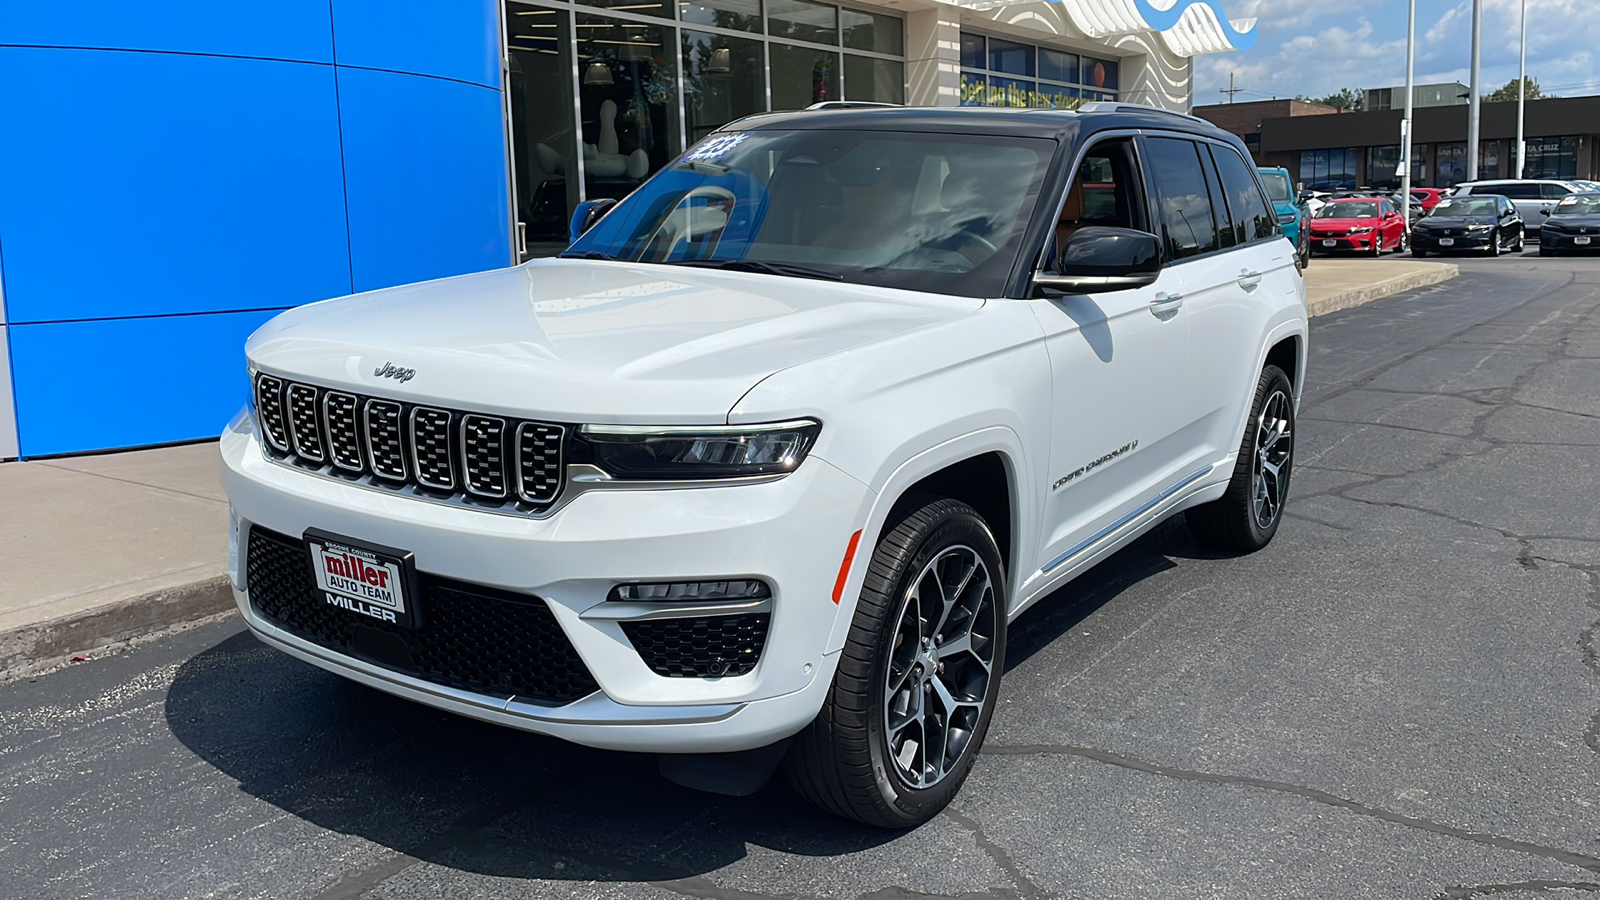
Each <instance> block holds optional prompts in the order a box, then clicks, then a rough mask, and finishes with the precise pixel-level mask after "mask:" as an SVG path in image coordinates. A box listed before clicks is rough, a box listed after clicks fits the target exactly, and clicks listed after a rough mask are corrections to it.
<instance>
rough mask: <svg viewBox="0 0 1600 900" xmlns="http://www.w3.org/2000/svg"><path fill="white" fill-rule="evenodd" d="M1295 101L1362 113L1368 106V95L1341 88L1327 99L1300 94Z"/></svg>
mask: <svg viewBox="0 0 1600 900" xmlns="http://www.w3.org/2000/svg"><path fill="white" fill-rule="evenodd" d="M1295 99H1296V100H1304V101H1305V102H1307V103H1320V104H1322V105H1323V106H1331V107H1333V108H1334V109H1337V110H1342V111H1344V112H1360V111H1361V110H1362V109H1363V108H1364V107H1365V106H1366V95H1365V94H1363V93H1362V92H1360V91H1357V90H1352V89H1350V88H1340V89H1339V91H1338V92H1337V93H1333V94H1329V95H1328V96H1326V97H1307V96H1306V95H1305V94H1300V95H1297V96H1296V97H1295Z"/></svg>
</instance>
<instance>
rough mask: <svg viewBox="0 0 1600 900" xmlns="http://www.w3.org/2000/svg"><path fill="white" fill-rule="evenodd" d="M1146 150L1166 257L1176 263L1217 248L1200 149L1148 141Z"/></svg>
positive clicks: (1180, 143) (1180, 142)
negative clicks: (1201, 165)
mask: <svg viewBox="0 0 1600 900" xmlns="http://www.w3.org/2000/svg"><path fill="white" fill-rule="evenodd" d="M1145 147H1146V148H1147V150H1148V152H1147V158H1146V159H1145V171H1146V172H1148V173H1149V176H1150V181H1151V182H1152V183H1153V184H1154V186H1155V195H1156V199H1157V202H1158V204H1159V205H1158V208H1159V210H1160V219H1161V221H1160V229H1161V230H1160V232H1159V234H1160V236H1161V242H1162V244H1163V245H1164V246H1165V247H1166V248H1167V258H1168V259H1170V260H1174V261H1176V260H1180V259H1186V258H1188V257H1191V256H1198V255H1199V254H1201V253H1210V252H1211V251H1213V250H1215V249H1217V224H1216V221H1215V220H1214V219H1212V217H1211V195H1210V193H1209V192H1208V191H1207V190H1206V176H1205V172H1204V170H1203V169H1202V168H1201V167H1200V148H1199V147H1196V146H1195V144H1194V142H1193V141H1184V140H1177V139H1175V138H1150V139H1148V140H1147V141H1145Z"/></svg>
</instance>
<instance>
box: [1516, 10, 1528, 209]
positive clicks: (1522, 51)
mask: <svg viewBox="0 0 1600 900" xmlns="http://www.w3.org/2000/svg"><path fill="white" fill-rule="evenodd" d="M1517 47H1518V50H1517V177H1518V178H1521V177H1522V162H1523V152H1524V151H1525V149H1526V147H1527V144H1526V142H1525V141H1524V140H1523V137H1522V108H1523V101H1524V100H1526V99H1527V98H1526V96H1525V95H1526V94H1527V93H1528V0H1522V37H1521V38H1519V39H1518V41H1517Z"/></svg>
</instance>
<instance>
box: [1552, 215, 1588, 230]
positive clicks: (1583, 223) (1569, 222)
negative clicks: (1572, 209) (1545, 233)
mask: <svg viewBox="0 0 1600 900" xmlns="http://www.w3.org/2000/svg"><path fill="white" fill-rule="evenodd" d="M1544 223H1545V224H1546V225H1559V226H1561V227H1562V228H1596V227H1600V216H1551V217H1550V218H1548V219H1545V220H1544Z"/></svg>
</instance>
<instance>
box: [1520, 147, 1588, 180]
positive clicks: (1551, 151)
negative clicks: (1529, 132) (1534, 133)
mask: <svg viewBox="0 0 1600 900" xmlns="http://www.w3.org/2000/svg"><path fill="white" fill-rule="evenodd" d="M1523 175H1524V177H1526V178H1577V177H1578V139H1577V138H1576V137H1547V138H1530V139H1529V140H1528V146H1527V149H1526V150H1524V151H1523Z"/></svg>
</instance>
